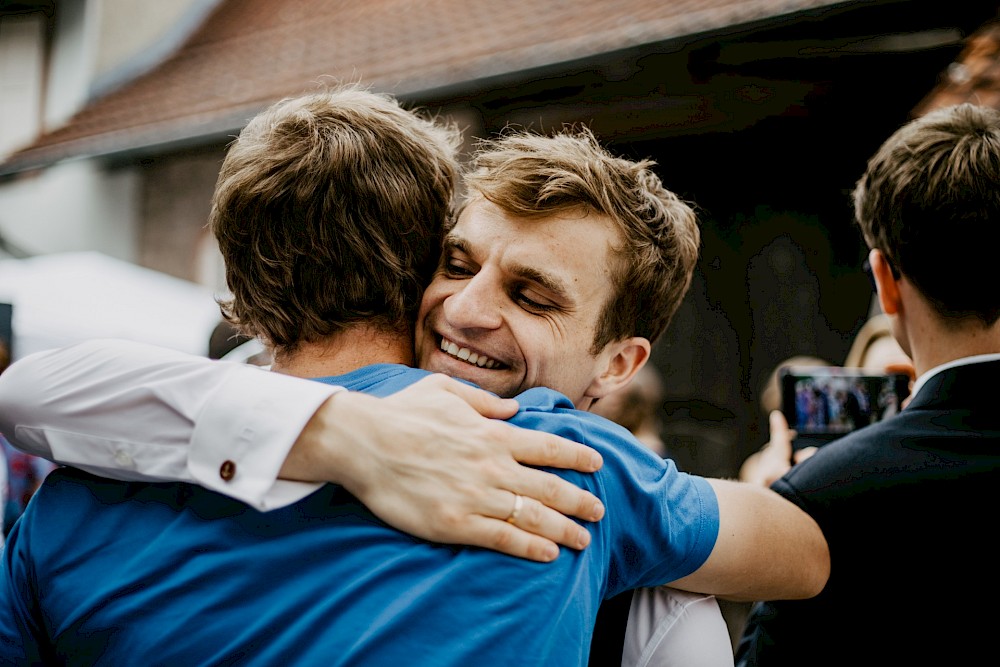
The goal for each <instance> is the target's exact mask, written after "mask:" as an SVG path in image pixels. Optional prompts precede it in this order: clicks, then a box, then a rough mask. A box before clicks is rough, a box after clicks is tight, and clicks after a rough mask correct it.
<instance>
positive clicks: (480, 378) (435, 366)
mask: <svg viewBox="0 0 1000 667" xmlns="http://www.w3.org/2000/svg"><path fill="white" fill-rule="evenodd" d="M421 368H423V369H424V370H427V371H431V372H432V373H444V374H445V375H450V376H451V377H453V378H457V379H459V380H465V381H466V382H471V383H472V384H474V385H476V386H477V387H479V388H480V389H485V390H486V391H489V392H493V393H494V394H496V395H498V396H502V397H504V398H510V397H512V396H516V395H517V394H518V393H519V391H518V390H512V389H511V387H510V385H509V383H507V382H504V381H503V380H504V379H505V378H502V377H500V376H501V375H502V374H503V371H495V370H489V369H485V368H478V367H476V366H472V365H471V364H466V363H464V362H461V361H458V360H446V361H444V362H443V363H436V362H435V361H434V360H431V361H430V362H429V363H427V364H426V365H421Z"/></svg>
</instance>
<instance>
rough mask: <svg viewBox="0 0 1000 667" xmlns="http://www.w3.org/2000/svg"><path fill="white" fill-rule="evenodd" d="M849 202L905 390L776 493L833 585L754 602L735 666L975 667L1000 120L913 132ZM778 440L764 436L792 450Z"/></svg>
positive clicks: (983, 632)
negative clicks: (805, 516) (908, 372)
mask: <svg viewBox="0 0 1000 667" xmlns="http://www.w3.org/2000/svg"><path fill="white" fill-rule="evenodd" d="M854 207H855V208H854V211H855V219H856V221H857V223H858V225H859V226H860V228H861V231H862V234H863V236H864V239H865V242H866V243H867V245H868V247H869V249H870V250H869V254H868V261H869V264H870V267H871V272H872V275H873V277H874V280H875V284H876V288H877V297H878V302H879V306H880V308H881V311H882V313H884V314H885V317H886V319H887V320H888V323H889V329H890V330H891V332H892V336H893V338H894V339H895V340H896V341H897V343H898V344H899V347H900V350H901V351H902V352H903V353H904V354H905V355H906V357H908V358H909V360H911V362H912V367H913V369H914V372H915V374H916V382H915V383H914V385H913V388H912V393H911V398H910V399H909V400H908V402H907V404H906V405H905V407H904V408H903V409H902V410H901V411H900V412H899V413H898V414H897V415H895V416H894V417H892V418H891V419H886V420H883V421H880V422H877V423H875V424H872V425H870V426H868V427H866V428H862V429H860V430H857V431H854V432H853V433H851V434H849V435H846V436H844V437H842V438H839V439H837V440H835V441H833V442H831V443H829V444H825V445H823V446H822V447H820V448H819V449H818V450H817V451H816V452H815V453H814V454H813V455H812V456H810V457H809V458H807V459H805V460H804V461H802V462H800V463H798V464H796V465H795V466H794V467H792V468H791V470H790V471H788V473H786V474H785V475H784V476H783V477H781V478H780V479H778V480H777V481H776V482H775V483H774V484H772V486H771V488H773V489H774V490H776V491H778V492H779V493H781V494H782V495H784V496H785V497H787V498H789V499H790V500H792V501H793V502H795V503H796V504H798V505H799V506H800V507H802V508H803V509H805V510H806V511H808V512H809V513H810V514H811V515H812V516H813V517H814V518H816V520H817V521H818V522H819V524H820V526H821V527H822V529H823V532H824V534H825V535H826V537H827V540H828V542H829V545H830V555H831V567H832V570H831V576H830V579H829V581H828V582H827V584H826V586H825V587H824V589H823V591H822V592H821V593H820V594H819V595H818V596H816V597H815V598H812V599H810V600H808V601H806V600H802V601H794V602H793V601H768V602H762V603H759V604H757V605H755V606H754V609H753V611H752V612H751V615H750V618H749V621H748V623H747V627H746V630H745V632H744V635H743V638H742V641H741V643H740V646H739V648H738V652H737V664H738V665H740V666H741V667H747V666H751V665H760V666H762V667H766V666H770V665H796V666H797V665H820V666H823V665H849V664H878V665H881V664H914V665H916V664H921V665H924V664H926V665H930V664H934V665H938V664H976V663H978V662H981V661H982V659H983V658H982V656H985V655H991V654H992V652H993V651H994V649H995V646H994V630H995V627H994V626H995V616H996V615H995V614H994V613H993V612H992V611H991V610H990V609H991V607H990V605H992V604H994V601H995V600H996V597H997V594H998V593H1000V585H998V584H1000V571H998V569H997V565H996V559H995V557H994V556H993V543H994V541H995V539H994V538H995V536H994V534H993V530H992V529H991V528H990V526H991V525H993V523H992V517H991V516H990V514H989V509H988V508H989V507H991V506H992V503H993V502H994V501H993V499H994V494H993V492H994V491H995V489H996V488H997V484H998V483H1000V418H998V417H997V413H996V409H995V405H994V404H995V401H994V400H993V391H992V390H991V387H992V386H993V385H994V379H995V378H996V377H997V374H998V373H1000V292H998V291H997V290H996V289H995V282H996V276H995V268H994V267H995V261H996V260H995V257H994V255H995V253H996V248H997V247H998V245H1000V224H998V221H1000V112H998V111H997V110H995V109H992V108H987V107H977V106H973V105H970V104H963V105H960V106H954V107H948V108H944V109H940V110H937V111H934V112H931V113H929V114H927V115H925V116H922V117H920V118H917V119H916V120H913V121H910V122H909V123H907V124H906V125H904V126H903V127H901V128H900V129H899V130H897V131H896V132H895V133H894V134H893V135H892V136H891V137H889V139H887V140H886V141H885V143H883V144H882V146H881V147H880V148H879V150H878V151H877V152H876V153H875V155H874V156H873V157H872V158H871V159H870V160H869V162H868V166H867V169H866V170H865V173H864V175H863V176H862V177H861V179H860V180H859V181H858V183H857V185H856V187H855V190H854ZM876 326H877V325H873V327H872V329H874V328H875V327H876ZM865 333H867V332H865ZM860 338H862V340H861V341H860V342H859V348H863V349H868V350H871V349H875V348H876V347H883V348H885V347H886V346H885V345H881V346H876V345H871V344H870V343H869V341H868V340H867V339H868V338H869V337H868V336H867V335H866V336H862V337H860ZM888 347H889V348H890V349H891V346H888ZM893 352H894V350H893ZM851 361H852V362H853V363H865V360H864V359H862V358H861V357H860V356H857V357H855V356H851ZM895 362H900V363H905V361H904V360H902V359H900V358H899V357H898V355H897V356H896V359H895ZM895 362H894V363H895ZM779 426H781V425H779ZM780 431H781V429H780V428H779V429H777V432H772V434H771V436H772V440H774V439H775V437H776V436H777V437H781V438H783V439H785V440H786V441H787V439H788V433H787V432H784V433H782V432H780ZM984 512H986V514H984ZM929 582H930V585H929ZM984 605H985V606H984Z"/></svg>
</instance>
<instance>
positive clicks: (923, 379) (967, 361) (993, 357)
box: [910, 353, 1000, 396]
mask: <svg viewBox="0 0 1000 667" xmlns="http://www.w3.org/2000/svg"><path fill="white" fill-rule="evenodd" d="M987 361H1000V353H996V354H977V355H974V356H971V357H962V358H961V359H954V360H952V361H949V362H946V363H943V364H941V365H940V366H935V367H934V368H932V369H930V370H929V371H927V372H926V373H924V374H923V375H921V376H920V377H918V378H917V381H916V382H914V383H913V389H912V390H911V391H910V395H911V396H916V395H917V392H919V391H920V388H921V387H923V386H924V385H925V384H927V381H928V380H930V379H931V378H932V377H934V376H935V375H937V374H938V373H941V372H944V371H946V370H948V369H949V368H955V367H956V366H971V365H972V364H982V363H986V362H987Z"/></svg>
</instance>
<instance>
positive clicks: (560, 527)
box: [465, 494, 591, 563]
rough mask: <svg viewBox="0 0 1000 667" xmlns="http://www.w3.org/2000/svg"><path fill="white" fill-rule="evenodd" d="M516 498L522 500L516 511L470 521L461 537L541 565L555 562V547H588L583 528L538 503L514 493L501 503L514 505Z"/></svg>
mask: <svg viewBox="0 0 1000 667" xmlns="http://www.w3.org/2000/svg"><path fill="white" fill-rule="evenodd" d="M517 497H521V498H522V501H521V503H520V508H519V509H518V511H517V512H512V511H510V512H509V513H508V514H507V516H504V517H498V518H489V517H483V516H478V517H472V518H470V521H469V524H468V526H467V528H468V531H467V533H466V535H465V537H466V538H468V542H469V544H473V545H475V546H480V547H484V548H487V549H493V550H494V551H500V552H502V553H505V554H509V555H511V556H517V557H519V558H527V559H530V560H535V561H539V562H543V563H547V562H550V561H552V560H555V558H556V557H557V556H558V555H559V547H558V545H559V544H562V545H563V546H566V547H569V548H571V549H583V548H584V547H586V546H587V545H589V544H590V539H591V538H590V533H589V532H588V531H587V530H586V529H584V528H583V527H581V526H579V525H578V524H577V523H575V522H574V521H572V520H570V519H568V518H566V517H565V516H563V515H562V514H559V513H558V512H556V511H554V510H552V509H551V508H549V507H546V506H545V505H542V504H541V503H539V502H538V501H536V500H534V499H532V498H527V497H523V496H516V495H514V494H506V498H505V500H506V501H507V503H508V505H514V503H515V502H516V498H517ZM512 514H513V515H515V516H511V515H512Z"/></svg>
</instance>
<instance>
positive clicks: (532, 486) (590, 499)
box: [501, 466, 604, 546]
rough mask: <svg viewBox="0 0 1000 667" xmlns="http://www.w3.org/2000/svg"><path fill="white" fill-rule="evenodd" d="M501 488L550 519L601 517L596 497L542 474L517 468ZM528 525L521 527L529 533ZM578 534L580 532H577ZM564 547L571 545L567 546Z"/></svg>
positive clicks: (602, 508)
mask: <svg viewBox="0 0 1000 667" xmlns="http://www.w3.org/2000/svg"><path fill="white" fill-rule="evenodd" d="M504 484H505V486H506V487H507V488H509V489H510V490H511V491H512V492H514V493H518V494H520V495H522V496H525V498H526V499H530V500H532V501H533V502H532V503H531V504H530V505H532V506H534V505H538V506H542V507H545V508H546V509H548V510H550V511H551V512H552V514H553V515H558V516H562V515H563V514H565V515H568V516H575V517H578V518H580V519H583V520H584V521H600V520H601V519H602V518H603V517H604V504H603V503H602V502H601V501H600V500H599V499H598V498H597V496H595V495H594V494H592V493H590V492H589V491H585V490H584V489H581V488H580V487H578V486H577V485H575V484H573V483H572V482H569V481H567V480H565V479H563V478H562V477H559V476H558V475H554V474H552V473H550V472H546V471H544V470H536V469H534V468H525V467H523V466H520V467H518V468H516V469H515V471H514V473H513V474H511V475H509V476H508V477H507V478H506V479H505V480H504ZM501 518H502V517H501ZM562 518H563V519H565V522H561V525H562V526H563V527H568V526H569V525H570V524H572V525H573V526H576V525H577V524H576V523H575V522H573V521H572V520H571V519H567V518H566V517H562ZM531 525H532V524H531V523H529V524H522V527H526V526H527V527H529V530H530V526H531ZM577 527H579V526H577ZM581 530H583V529H582V528H581ZM547 537H550V538H551V539H555V540H556V541H558V542H561V540H558V539H557V538H556V537H555V536H554V535H547ZM561 543H563V544H565V543H564V542H561ZM567 546H572V545H570V544H567Z"/></svg>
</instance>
